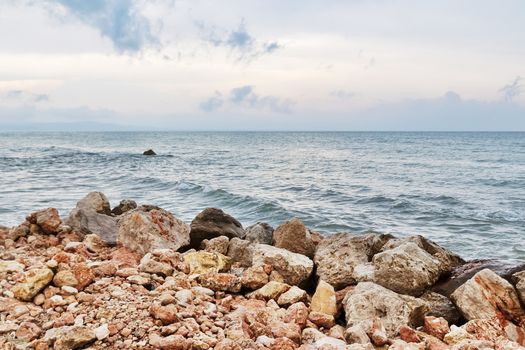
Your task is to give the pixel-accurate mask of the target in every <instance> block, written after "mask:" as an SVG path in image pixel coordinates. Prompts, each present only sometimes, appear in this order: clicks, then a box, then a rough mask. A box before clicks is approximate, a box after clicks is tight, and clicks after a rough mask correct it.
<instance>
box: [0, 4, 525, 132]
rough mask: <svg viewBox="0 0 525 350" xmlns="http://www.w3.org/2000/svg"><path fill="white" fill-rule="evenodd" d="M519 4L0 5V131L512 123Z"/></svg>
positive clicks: (496, 126)
mask: <svg viewBox="0 0 525 350" xmlns="http://www.w3.org/2000/svg"><path fill="white" fill-rule="evenodd" d="M524 23H525V2H524V1H522V0H505V1H496V0H492V1H487V0H464V1H457V0H439V1H438V0H429V1H417V0H411V1H408V0H367V1H365V0H331V1H321V0H288V1H282V0H260V1H257V0H252V1H246V0H243V1H241V0H238V1H237V0H224V1H212V0H210V1H204V0H192V1H186V0H89V1H85V0H0V131H1V130H3V129H4V130H9V129H22V130H32V129H46V128H47V129H53V128H58V129H61V128H65V129H82V130H85V129H90V128H93V129H126V130H129V129H133V130H150V129H151V130H408V131H412V130H452V131H456V130H457V131H459V130H474V131H478V130H486V131H490V130H507V131H518V130H525V25H524Z"/></svg>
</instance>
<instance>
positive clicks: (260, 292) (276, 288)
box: [248, 281, 290, 300]
mask: <svg viewBox="0 0 525 350" xmlns="http://www.w3.org/2000/svg"><path fill="white" fill-rule="evenodd" d="M289 289H290V286H289V285H288V284H286V283H281V282H275V281H270V282H268V283H267V284H265V285H264V286H263V287H261V288H259V289H257V290H256V291H253V292H251V293H249V294H248V297H250V298H254V299H263V300H270V299H273V300H277V299H278V298H279V297H280V296H281V295H282V294H283V293H285V292H286V291H288V290H289Z"/></svg>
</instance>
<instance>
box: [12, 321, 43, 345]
mask: <svg viewBox="0 0 525 350" xmlns="http://www.w3.org/2000/svg"><path fill="white" fill-rule="evenodd" d="M40 334H42V329H41V328H40V327H38V326H37V325H36V324H34V323H33V322H22V323H21V324H20V326H19V327H18V329H17V330H16V333H15V335H16V337H17V338H18V339H22V340H25V341H31V340H34V339H36V338H38V337H40Z"/></svg>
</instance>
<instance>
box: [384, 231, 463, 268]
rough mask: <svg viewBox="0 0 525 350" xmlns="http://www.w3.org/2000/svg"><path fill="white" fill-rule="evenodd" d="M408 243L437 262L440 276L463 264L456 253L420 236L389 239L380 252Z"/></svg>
mask: <svg viewBox="0 0 525 350" xmlns="http://www.w3.org/2000/svg"><path fill="white" fill-rule="evenodd" d="M409 242H410V243H414V244H417V245H418V246H419V248H421V249H423V250H425V251H426V252H427V253H428V254H430V255H432V256H433V257H434V258H435V259H437V260H439V269H440V273H441V274H443V273H448V272H451V271H452V270H453V269H454V268H456V267H458V266H461V265H463V264H464V263H465V260H463V259H462V258H461V257H460V256H459V255H457V254H456V253H453V252H451V251H450V250H448V249H445V248H443V247H441V246H440V245H438V244H436V243H434V242H432V241H431V240H429V239H427V238H425V237H423V236H421V235H417V236H409V237H404V238H395V239H391V240H389V241H388V242H387V243H386V244H385V245H384V246H383V248H382V250H383V251H385V250H388V249H393V248H396V247H399V246H401V245H403V244H405V243H409Z"/></svg>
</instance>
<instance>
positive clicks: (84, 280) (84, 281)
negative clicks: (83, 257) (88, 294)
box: [71, 264, 95, 291]
mask: <svg viewBox="0 0 525 350" xmlns="http://www.w3.org/2000/svg"><path fill="white" fill-rule="evenodd" d="M71 272H73V274H74V275H75V278H76V279H77V281H78V284H77V285H76V286H75V288H76V289H78V290H79V291H81V290H83V289H84V288H86V287H87V286H88V285H90V284H91V282H93V280H94V279H95V274H94V273H93V271H92V270H91V269H90V268H89V267H88V266H87V265H86V264H75V265H73V267H72V268H71Z"/></svg>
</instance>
